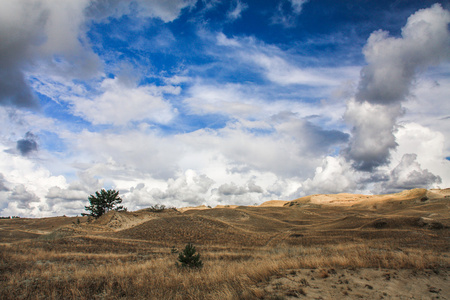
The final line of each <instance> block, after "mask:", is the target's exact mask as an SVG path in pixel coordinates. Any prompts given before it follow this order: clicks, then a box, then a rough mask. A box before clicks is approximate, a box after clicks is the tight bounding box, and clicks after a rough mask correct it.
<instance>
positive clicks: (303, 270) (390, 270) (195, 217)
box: [0, 189, 450, 299]
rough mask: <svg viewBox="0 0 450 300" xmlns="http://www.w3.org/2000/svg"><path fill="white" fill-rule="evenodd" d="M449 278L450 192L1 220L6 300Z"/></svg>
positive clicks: (382, 289) (355, 288)
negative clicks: (194, 256)
mask: <svg viewBox="0 0 450 300" xmlns="http://www.w3.org/2000/svg"><path fill="white" fill-rule="evenodd" d="M188 242H191V243H193V244H194V245H195V246H196V248H197V250H198V252H199V253H200V254H201V258H202V260H203V263H204V267H203V268H202V269H200V270H192V271H188V270H183V269H179V268H177V267H176V266H175V262H176V260H177V254H176V253H173V251H172V250H173V248H176V249H179V250H181V249H182V248H184V246H185V245H186V244H187V243H188ZM449 274H450V189H445V190H428V191H427V190H424V189H415V190H411V191H404V192H402V193H398V194H392V195H380V196H366V195H350V194H338V195H313V196H308V197H304V198H300V199H296V200H293V201H289V202H282V201H272V202H269V203H265V204H263V205H261V206H258V207H241V206H239V207H233V208H227V207H221V208H213V209H207V208H205V207H201V208H199V209H195V208H192V209H183V210H182V211H181V210H180V211H178V210H175V209H167V210H165V211H162V212H150V211H148V210H141V211H136V212H120V213H118V212H110V213H108V214H107V215H104V216H102V217H101V218H99V219H97V220H93V221H91V222H87V218H85V217H83V218H81V217H80V218H77V217H55V218H45V219H4V220H0V299H297V298H305V299H340V298H347V299H450V281H449V277H448V275H449Z"/></svg>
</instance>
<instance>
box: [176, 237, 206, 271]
mask: <svg viewBox="0 0 450 300" xmlns="http://www.w3.org/2000/svg"><path fill="white" fill-rule="evenodd" d="M195 252H197V250H196V249H195V247H194V245H192V244H191V243H188V244H187V245H186V247H185V248H184V250H183V251H182V252H180V253H179V254H178V261H179V262H180V264H178V262H177V266H178V267H181V268H190V269H200V268H202V267H203V262H202V261H201V259H200V254H199V253H197V254H195Z"/></svg>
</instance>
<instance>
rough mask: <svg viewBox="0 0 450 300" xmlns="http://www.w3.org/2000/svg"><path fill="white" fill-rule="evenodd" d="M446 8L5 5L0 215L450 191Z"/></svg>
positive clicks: (383, 4)
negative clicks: (98, 200) (112, 199)
mask: <svg viewBox="0 0 450 300" xmlns="http://www.w3.org/2000/svg"><path fill="white" fill-rule="evenodd" d="M449 9H450V4H449V2H448V1H325V0H324V1H321V0H309V1H305V0H273V1H245V0H232V1H220V0H215V1H194V0H189V1H185V0H168V1H157V0H153V1H150V0H134V1H125V0H79V1H58V2H54V1H50V0H32V1H25V0H7V1H2V2H1V4H0V40H2V46H1V47H0V115H1V118H0V120H1V121H0V122H1V128H0V156H1V158H0V215H5V216H7V215H20V216H33V217H40V216H54V215H63V214H66V215H77V214H81V212H83V209H84V206H85V205H86V204H87V197H88V195H89V194H92V193H94V192H95V191H96V190H99V189H101V188H114V189H117V190H119V191H120V194H121V195H122V198H123V200H124V201H123V203H124V205H125V206H126V207H128V209H130V210H137V209H140V208H145V207H148V206H150V205H154V204H164V205H168V206H176V207H182V206H196V205H211V206H215V205H219V204H242V205H253V204H255V203H258V204H259V203H262V202H264V201H267V200H272V199H283V200H292V199H295V198H298V197H301V196H304V195H309V194H315V193H341V192H349V193H364V194H370V193H390V192H398V191H401V190H403V189H410V188H415V187H420V188H438V187H439V188H446V187H449V186H450V161H449V160H448V157H449V156H450V143H449V142H448V140H449V139H448V136H449V133H450V121H449V120H450V115H449V112H450V101H449V95H450V33H449V23H450V12H449Z"/></svg>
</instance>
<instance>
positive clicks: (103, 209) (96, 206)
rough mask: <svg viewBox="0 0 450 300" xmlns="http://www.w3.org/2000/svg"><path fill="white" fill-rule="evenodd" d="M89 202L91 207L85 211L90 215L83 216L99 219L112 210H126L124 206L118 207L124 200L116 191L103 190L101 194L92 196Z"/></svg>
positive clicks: (84, 214) (87, 207) (96, 193)
mask: <svg viewBox="0 0 450 300" xmlns="http://www.w3.org/2000/svg"><path fill="white" fill-rule="evenodd" d="M88 200H89V203H90V204H91V205H89V206H85V207H84V209H85V210H87V211H89V212H90V213H88V214H87V213H82V214H81V215H83V216H92V217H94V218H96V219H97V218H98V217H100V216H102V215H104V214H105V213H107V212H108V211H110V210H117V211H120V210H126V208H124V207H123V206H117V205H118V204H120V203H122V198H120V197H119V192H118V191H115V190H105V189H102V190H101V191H100V192H98V191H97V192H95V196H94V195H90V196H89V198H88Z"/></svg>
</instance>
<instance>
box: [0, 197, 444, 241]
mask: <svg viewBox="0 0 450 300" xmlns="http://www.w3.org/2000/svg"><path fill="white" fill-rule="evenodd" d="M449 204H450V189H444V190H425V189H414V190H408V191H403V192H401V193H396V194H388V195H353V194H336V195H325V194H322V195H311V196H307V197H302V198H299V199H295V200H293V201H281V200H273V201H268V202H265V203H263V204H261V205H259V206H227V207H216V208H207V207H205V206H201V207H197V208H189V209H181V210H174V209H165V210H163V211H160V212H154V211H150V210H148V209H144V210H140V211H136V212H115V211H114V212H110V213H108V214H106V215H104V216H102V217H101V218H99V219H97V220H93V221H90V222H87V219H86V218H69V217H55V218H44V219H11V220H0V240H1V241H3V242H10V241H15V240H22V239H34V238H41V237H46V238H49V239H58V238H67V237H69V236H79V237H81V236H83V237H86V236H97V237H98V236H102V237H105V238H112V239H130V240H141V241H147V242H152V243H156V244H167V245H169V244H182V243H186V242H195V243H198V244H223V245H231V244H233V245H243V246H244V245H271V244H276V243H286V244H298V243H303V244H305V243H306V244H320V243H322V242H326V241H329V240H331V239H336V238H342V239H344V240H345V239H355V238H361V237H364V236H373V237H378V236H380V237H381V236H383V234H382V232H383V230H390V234H391V235H392V236H395V235H398V236H402V237H407V236H408V235H409V234H412V235H414V234H416V233H413V232H417V231H420V232H422V234H423V235H424V239H425V240H426V238H427V237H429V238H432V235H433V234H435V232H436V230H438V231H439V230H440V231H442V232H443V234H448V232H449V230H448V228H449V227H450V209H449Z"/></svg>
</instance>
